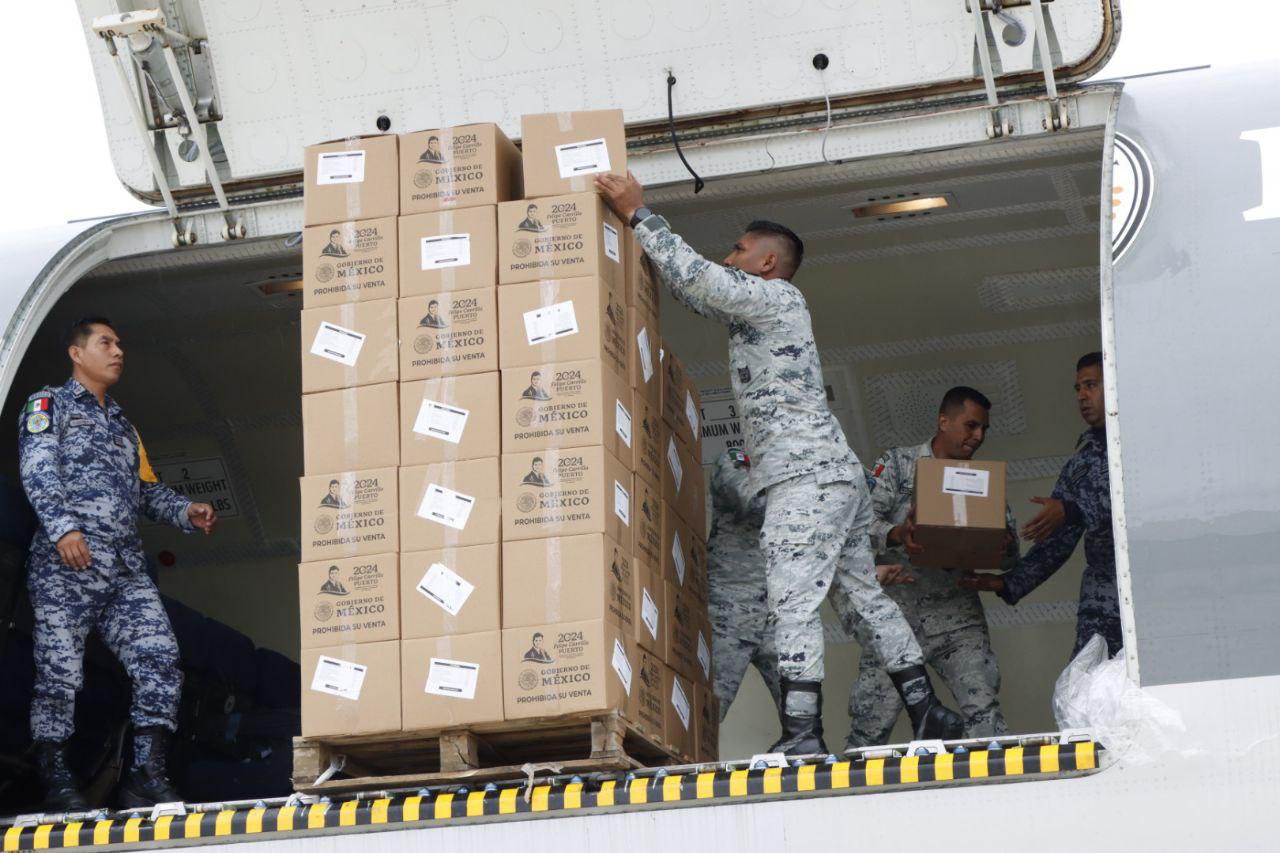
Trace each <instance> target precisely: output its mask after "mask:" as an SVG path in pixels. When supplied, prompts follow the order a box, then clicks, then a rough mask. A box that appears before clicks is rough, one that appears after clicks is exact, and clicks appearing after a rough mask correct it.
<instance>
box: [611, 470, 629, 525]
mask: <svg viewBox="0 0 1280 853" xmlns="http://www.w3.org/2000/svg"><path fill="white" fill-rule="evenodd" d="M613 514H614V515H616V516H617V517H618V518H620V519H622V523H623V524H625V525H626V526H627V527H630V526H631V493H630V492H628V491H627V490H626V489H625V488H623V486H622V484H621V483H619V482H618V481H617V480H614V481H613Z"/></svg>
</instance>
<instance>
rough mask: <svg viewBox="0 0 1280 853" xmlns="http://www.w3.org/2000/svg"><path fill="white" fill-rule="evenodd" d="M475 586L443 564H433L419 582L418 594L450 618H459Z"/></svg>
mask: <svg viewBox="0 0 1280 853" xmlns="http://www.w3.org/2000/svg"><path fill="white" fill-rule="evenodd" d="M475 588H476V587H475V584H473V583H471V582H469V581H468V580H467V579H466V578H464V577H462V575H459V574H458V573H457V572H455V571H453V570H452V569H450V568H449V567H448V566H446V565H444V564H443V563H432V564H431V566H430V568H428V569H427V573H426V574H425V575H423V576H422V580H420V581H418V592H420V593H422V594H423V595H425V596H426V597H427V598H429V599H430V600H431V601H434V602H435V603H436V604H438V605H440V607H441V608H443V609H444V611H445V612H446V613H448V614H449V615H450V616H457V615H458V613H459V612H461V610H462V605H464V604H466V603H467V599H468V598H470V597H471V593H472V592H474V591H475Z"/></svg>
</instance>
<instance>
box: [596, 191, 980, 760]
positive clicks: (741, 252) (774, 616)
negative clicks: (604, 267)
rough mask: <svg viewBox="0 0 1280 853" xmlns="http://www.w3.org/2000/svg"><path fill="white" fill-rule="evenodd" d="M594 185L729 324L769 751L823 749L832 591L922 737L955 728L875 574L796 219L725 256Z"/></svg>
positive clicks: (692, 293)
mask: <svg viewBox="0 0 1280 853" xmlns="http://www.w3.org/2000/svg"><path fill="white" fill-rule="evenodd" d="M596 186H597V187H598V188H599V189H600V191H601V192H602V193H603V194H604V196H605V199H606V201H608V203H609V205H610V207H612V208H613V210H614V212H615V213H617V214H618V215H619V216H621V217H622V219H623V220H624V221H627V222H629V223H630V224H631V227H632V228H634V229H635V233H636V237H637V239H638V240H639V242H640V245H641V247H642V248H643V249H644V252H645V255H647V256H648V258H649V261H650V263H651V264H652V266H653V268H654V270H655V271H656V272H657V274H658V277H659V278H660V279H661V280H662V282H663V284H664V285H665V286H666V288H667V289H668V290H669V291H670V292H671V294H672V296H674V297H675V298H676V299H677V300H678V301H680V302H681V303H682V304H683V305H685V306H686V307H688V308H689V309H690V310H692V311H694V312H695V313H697V314H699V315H701V316H703V317H707V318H709V319H712V320H716V321H717V322H720V323H723V324H725V325H726V326H728V328H729V378H730V381H731V382H732V385H733V394H734V398H735V400H736V402H737V405H738V411H739V412H740V413H741V416H742V421H743V425H744V427H745V430H746V445H747V446H746V451H747V453H748V455H749V456H750V457H751V460H752V466H751V489H752V490H753V491H755V492H761V491H763V492H765V497H766V501H767V506H766V509H765V519H764V527H763V528H762V529H761V531H760V547H761V550H763V552H764V555H765V583H766V587H767V591H768V606H769V620H770V626H771V627H773V628H774V642H775V644H776V648H777V650H778V672H779V676H780V687H781V700H782V701H781V709H780V711H779V716H780V718H781V720H780V722H781V724H782V737H781V738H780V739H779V740H778V742H777V743H776V744H774V746H773V747H772V749H771V751H772V752H783V753H787V754H792V755H801V754H811V753H815V752H825V751H826V745H825V743H823V740H822V717H821V713H822V679H823V676H824V674H825V670H824V666H823V651H824V649H823V645H824V640H823V633H822V618H821V616H819V612H818V609H819V607H821V605H822V601H823V599H825V598H826V597H827V595H828V594H829V593H830V594H832V595H836V596H839V597H841V598H843V599H845V600H847V601H848V602H849V607H850V608H851V609H852V610H854V611H856V612H857V614H858V616H859V617H861V618H860V620H859V621H858V623H857V625H855V626H854V627H855V629H856V632H857V634H858V640H859V642H860V643H861V644H862V645H870V646H872V647H873V648H875V650H876V653H877V655H878V656H879V658H880V660H881V661H882V662H883V663H884V666H885V669H886V670H888V672H889V674H890V677H891V679H892V680H893V682H894V686H895V687H896V688H897V690H898V691H899V692H900V693H901V695H902V697H903V703H904V704H905V705H906V707H907V711H908V713H909V714H910V716H911V722H912V725H913V729H914V730H915V732H916V733H917V735H918V736H919V737H929V738H939V737H956V736H958V735H959V734H960V732H961V731H962V730H963V721H962V720H961V719H960V717H959V715H957V714H956V713H955V712H954V711H952V710H950V709H948V708H945V707H944V706H943V705H942V704H941V703H940V702H939V701H938V699H937V696H936V695H935V694H934V692H933V687H932V685H931V684H930V683H929V676H928V675H927V673H926V672H925V668H924V660H923V658H922V657H921V654H920V646H919V644H918V643H917V642H916V639H915V636H914V635H913V634H912V633H911V628H910V626H909V625H908V624H907V621H906V620H905V619H904V618H903V616H902V613H901V612H900V611H899V610H898V607H897V605H896V604H894V602H893V600H892V599H891V598H889V597H888V596H887V595H885V594H884V591H883V590H881V588H880V584H879V583H877V582H876V573H875V563H874V560H873V557H872V551H871V540H870V538H869V537H868V535H867V530H868V528H869V527H870V524H871V498H870V494H869V492H868V490H867V483H866V479H865V475H864V473H863V471H862V466H861V465H860V464H859V463H858V458H857V456H855V455H854V453H853V451H852V450H851V449H850V448H849V444H848V442H847V441H846V440H845V437H844V431H843V430H842V429H841V428H840V424H839V422H838V421H836V419H835V416H833V415H832V414H831V410H830V409H829V408H828V407H827V397H826V389H825V386H824V385H823V382H822V365H821V364H820V362H819V359H818V347H817V344H816V343H815V341H814V338H813V323H812V320H811V319H810V317H809V306H808V305H807V304H806V302H805V299H804V295H803V294H801V292H800V291H799V290H798V289H797V288H796V287H795V286H794V285H792V284H791V282H790V279H791V277H792V276H794V275H795V272H796V270H797V269H799V267H800V263H801V261H802V259H803V256H804V244H803V243H802V242H801V241H800V238H799V237H797V236H796V235H795V234H794V233H793V232H792V231H791V230H790V229H788V228H785V227H783V226H781V225H778V224H776V223H771V222H753V223H752V224H751V225H749V226H748V227H747V229H746V233H744V234H743V235H742V236H741V237H740V238H739V239H738V241H737V242H736V243H735V245H734V247H733V251H732V252H730V254H729V256H728V257H727V258H725V260H724V265H723V266H720V265H717V264H714V263H712V262H711V261H708V260H707V259H706V258H703V257H702V256H701V255H699V254H698V253H697V252H695V251H694V250H693V249H692V248H691V247H690V246H689V244H688V243H686V242H685V241H684V240H683V239H681V238H680V237H679V236H678V235H676V234H675V233H673V232H672V231H671V229H670V227H669V226H668V225H667V222H666V220H665V219H663V218H662V217H661V216H656V215H654V214H653V213H652V212H651V211H650V210H649V209H648V208H647V207H645V206H644V190H643V188H642V187H641V186H640V184H639V182H638V181H636V179H635V178H634V177H633V176H631V175H627V176H626V177H625V178H623V177H621V176H618V175H607V174H606V175H601V176H598V177H597V178H596Z"/></svg>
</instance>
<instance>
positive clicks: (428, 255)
mask: <svg viewBox="0 0 1280 853" xmlns="http://www.w3.org/2000/svg"><path fill="white" fill-rule="evenodd" d="M399 244H400V295H401V296H402V297H403V296H425V295H428V294H438V293H446V292H449V291H455V290H475V289H476V288H480V287H495V286H497V284H498V209H497V207H493V206H489V207H469V208H465V209H463V210H446V211H436V212H434V213H418V214H414V215H413V216H401V217H400V235H399Z"/></svg>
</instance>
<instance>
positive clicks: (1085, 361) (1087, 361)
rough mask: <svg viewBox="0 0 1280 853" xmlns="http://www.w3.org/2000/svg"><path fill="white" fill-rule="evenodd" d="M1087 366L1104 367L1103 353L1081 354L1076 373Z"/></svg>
mask: <svg viewBox="0 0 1280 853" xmlns="http://www.w3.org/2000/svg"><path fill="white" fill-rule="evenodd" d="M1086 367H1102V353H1100V352H1089V353H1085V354H1084V355H1082V356H1080V360H1079V361H1077V362H1076V373H1079V372H1080V371H1082V370H1084V369H1085V368H1086Z"/></svg>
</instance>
